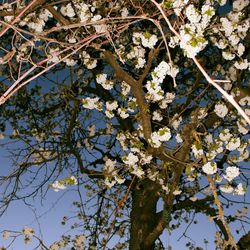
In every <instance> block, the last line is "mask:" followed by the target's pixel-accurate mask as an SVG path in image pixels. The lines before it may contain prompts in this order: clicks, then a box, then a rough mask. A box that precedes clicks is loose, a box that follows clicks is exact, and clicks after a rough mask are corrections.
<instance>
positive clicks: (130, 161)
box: [122, 153, 139, 166]
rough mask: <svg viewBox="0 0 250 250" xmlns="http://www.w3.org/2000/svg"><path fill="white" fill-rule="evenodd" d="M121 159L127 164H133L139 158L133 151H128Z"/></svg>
mask: <svg viewBox="0 0 250 250" xmlns="http://www.w3.org/2000/svg"><path fill="white" fill-rule="evenodd" d="M122 161H123V162H124V163H125V164H127V165H130V166H134V165H135V164H136V163H137V162H138V161H139V158H138V156H136V155H134V154H133V153H129V154H128V155H124V156H123V157H122Z"/></svg>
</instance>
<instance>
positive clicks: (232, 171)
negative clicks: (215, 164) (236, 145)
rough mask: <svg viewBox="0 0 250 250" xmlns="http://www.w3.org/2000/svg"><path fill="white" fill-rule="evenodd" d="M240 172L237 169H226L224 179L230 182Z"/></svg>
mask: <svg viewBox="0 0 250 250" xmlns="http://www.w3.org/2000/svg"><path fill="white" fill-rule="evenodd" d="M239 174H240V170H239V168H237V167H227V169H226V175H224V178H225V179H227V180H228V181H232V180H233V179H234V178H236V177H237V176H239Z"/></svg>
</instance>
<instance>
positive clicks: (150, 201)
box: [129, 180, 159, 250]
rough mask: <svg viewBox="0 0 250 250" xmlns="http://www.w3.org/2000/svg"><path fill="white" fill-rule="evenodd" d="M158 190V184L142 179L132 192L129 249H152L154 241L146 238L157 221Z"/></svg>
mask: <svg viewBox="0 0 250 250" xmlns="http://www.w3.org/2000/svg"><path fill="white" fill-rule="evenodd" d="M158 191H159V185H157V184H155V183H154V182H152V181H150V180H144V181H142V182H141V183H140V184H139V185H137V187H136V188H135V189H134V190H133V192H132V210H131V213H130V219H131V228H130V241H129V249H130V250H152V249H154V242H148V241H146V239H147V236H148V235H149V234H150V233H151V232H152V231H153V230H154V228H155V226H156V225H157V222H158V216H157V214H156V206H157V201H158V200H159V194H158ZM145 242H147V244H146V243H145Z"/></svg>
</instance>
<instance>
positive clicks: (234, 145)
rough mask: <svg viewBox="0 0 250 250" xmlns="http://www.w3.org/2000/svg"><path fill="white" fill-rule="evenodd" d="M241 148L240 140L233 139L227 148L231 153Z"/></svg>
mask: <svg viewBox="0 0 250 250" xmlns="http://www.w3.org/2000/svg"><path fill="white" fill-rule="evenodd" d="M239 146H240V138H235V137H232V138H230V140H229V141H228V143H227V144H226V148H227V149H228V150H230V151H233V150H235V149H237V148H238V147H239Z"/></svg>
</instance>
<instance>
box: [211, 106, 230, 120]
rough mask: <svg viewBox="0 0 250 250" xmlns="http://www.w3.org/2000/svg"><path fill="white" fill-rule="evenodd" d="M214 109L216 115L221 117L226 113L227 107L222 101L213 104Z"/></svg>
mask: <svg viewBox="0 0 250 250" xmlns="http://www.w3.org/2000/svg"><path fill="white" fill-rule="evenodd" d="M214 111H215V113H216V115H218V116H219V117H221V118H224V117H225V116H226V115H227V113H228V108H227V107H226V105H224V104H222V103H218V104H216V105H215V107H214Z"/></svg>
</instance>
